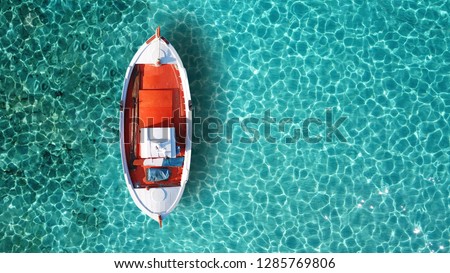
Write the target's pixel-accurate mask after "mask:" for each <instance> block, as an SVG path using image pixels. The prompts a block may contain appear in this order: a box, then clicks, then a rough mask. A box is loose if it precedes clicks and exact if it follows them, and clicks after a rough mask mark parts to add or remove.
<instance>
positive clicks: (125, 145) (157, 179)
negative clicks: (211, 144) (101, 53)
mask: <svg viewBox="0 0 450 273" xmlns="http://www.w3.org/2000/svg"><path fill="white" fill-rule="evenodd" d="M191 108H192V104H191V94H190V91H189V83H188V78H187V74H186V70H185V68H184V66H183V63H182V62H181V59H180V57H179V56H178V53H177V52H176V50H175V49H174V47H173V46H172V45H171V44H170V43H169V42H168V41H167V39H165V38H164V37H162V36H161V35H160V28H159V27H158V28H157V29H156V33H155V34H154V35H153V36H151V37H150V39H148V40H147V41H146V42H145V43H144V44H143V45H142V46H141V47H140V48H139V50H138V51H137V52H136V54H135V55H134V57H133V59H132V60H131V62H130V65H129V66H128V69H127V71H126V75H125V80H124V85H123V90H122V99H121V103H120V151H121V155H122V165H123V170H124V175H125V181H126V184H127V187H128V190H129V192H130V194H131V197H132V198H133V200H134V202H135V203H136V206H137V207H139V208H140V209H141V211H142V212H143V213H145V214H147V215H148V216H150V217H151V218H152V219H154V220H156V221H158V222H159V224H160V226H162V221H163V219H165V218H166V217H167V216H168V214H169V213H170V212H172V211H173V209H174V208H175V207H176V206H177V204H178V202H179V201H180V199H181V196H182V195H183V191H184V188H185V186H186V183H187V181H188V177H189V167H190V163H191V135H192V109H191Z"/></svg>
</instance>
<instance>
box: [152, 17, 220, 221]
mask: <svg viewBox="0 0 450 273" xmlns="http://www.w3.org/2000/svg"><path fill="white" fill-rule="evenodd" d="M179 18H184V21H173V22H171V23H168V24H164V25H163V26H162V27H161V29H162V30H163V33H162V35H163V36H165V37H166V38H167V39H168V40H169V41H170V42H171V43H172V45H173V46H174V47H175V48H176V50H177V52H178V54H179V55H180V58H181V59H182V61H183V64H184V66H185V68H186V71H187V74H188V78H189V86H190V91H191V98H192V105H193V111H192V113H193V127H194V128H193V143H192V160H191V169H190V175H189V182H188V183H187V185H186V189H185V193H184V195H183V197H182V198H181V201H180V204H179V206H181V207H184V206H192V205H194V204H196V203H198V202H200V203H201V204H202V205H206V206H209V205H212V203H213V200H212V195H209V194H208V196H210V198H208V200H205V198H202V199H201V200H200V196H201V195H202V194H201V189H202V188H206V187H207V186H208V184H209V185H211V184H214V183H216V182H217V181H215V178H214V177H211V176H210V175H208V174H209V173H210V172H209V169H210V167H211V164H214V162H212V160H211V158H217V157H216V156H217V155H218V148H217V145H214V144H213V145H211V143H206V142H205V141H204V138H203V137H202V129H203V128H202V127H203V126H202V122H203V121H204V120H205V119H207V118H208V117H211V116H215V117H217V113H218V110H217V109H215V103H214V100H215V98H216V97H217V92H218V83H219V81H220V78H221V73H223V71H224V70H223V69H222V65H221V64H220V59H219V58H218V57H217V56H220V53H217V52H214V51H213V50H212V48H213V47H214V48H215V49H220V50H221V49H222V39H221V38H219V37H218V36H216V37H211V36H212V35H210V34H209V35H206V34H205V31H206V29H205V27H204V25H203V26H202V25H201V24H199V22H198V20H197V18H196V16H195V15H192V16H189V15H183V16H179ZM166 23H167V22H166ZM209 199H211V200H209ZM177 211H178V212H179V211H180V210H177Z"/></svg>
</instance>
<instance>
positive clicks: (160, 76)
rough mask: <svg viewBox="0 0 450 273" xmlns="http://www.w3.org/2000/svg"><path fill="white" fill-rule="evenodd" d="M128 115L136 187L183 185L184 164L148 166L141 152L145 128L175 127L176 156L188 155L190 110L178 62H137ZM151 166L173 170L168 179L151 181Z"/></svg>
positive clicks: (129, 149)
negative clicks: (188, 112)
mask: <svg viewBox="0 0 450 273" xmlns="http://www.w3.org/2000/svg"><path fill="white" fill-rule="evenodd" d="M124 115H125V124H124V126H125V127H124V132H125V134H124V143H125V153H126V157H127V162H128V169H129V172H130V176H131V180H132V181H133V184H134V186H135V187H140V188H142V187H146V188H152V187H170V186H179V185H180V182H181V175H182V169H183V166H165V167H155V166H145V165H144V160H145V159H144V158H140V153H139V151H140V145H141V141H140V139H139V137H140V133H139V132H140V129H141V128H158V127H174V128H175V138H176V146H177V155H176V157H177V158H179V157H184V153H185V137H186V112H185V106H184V96H183V88H182V84H181V79H180V73H179V71H178V69H177V67H176V65H173V64H162V65H160V66H155V65H151V64H136V65H135V67H134V70H133V73H132V75H131V78H130V82H129V85H128V90H127V97H126V101H125V105H124ZM181 165H183V164H181ZM149 168H165V169H169V171H170V176H169V177H168V179H166V180H164V181H158V182H151V181H148V180H147V177H146V174H147V170H148V169H149Z"/></svg>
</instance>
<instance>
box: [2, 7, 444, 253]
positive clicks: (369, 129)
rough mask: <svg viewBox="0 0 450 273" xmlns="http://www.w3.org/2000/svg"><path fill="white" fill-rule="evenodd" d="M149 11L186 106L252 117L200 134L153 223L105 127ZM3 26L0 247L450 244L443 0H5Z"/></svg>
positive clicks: (378, 247)
mask: <svg viewBox="0 0 450 273" xmlns="http://www.w3.org/2000/svg"><path fill="white" fill-rule="evenodd" d="M158 25H159V26H161V29H162V34H163V35H164V36H165V37H167V38H168V40H169V41H171V43H172V44H173V45H174V46H175V48H176V49H177V50H178V53H179V54H180V56H181V58H182V60H183V62H184V65H185V67H186V68H187V72H188V76H189V78H190V86H191V92H192V98H193V103H194V107H195V116H196V117H197V118H198V120H200V121H205V120H207V118H210V119H209V120H210V121H211V120H212V119H211V118H215V119H219V120H221V121H222V122H224V123H225V122H227V121H229V120H236V119H239V120H240V121H241V122H242V121H243V120H244V119H245V118H253V119H252V121H255V122H252V123H250V124H248V127H249V128H250V129H249V131H248V132H247V133H246V132H245V131H244V130H243V129H242V128H241V127H240V126H238V125H235V126H233V127H232V128H233V129H232V130H228V135H230V136H231V138H230V141H227V140H226V137H225V133H222V134H215V135H216V136H220V137H221V138H220V139H219V140H220V141H219V142H217V143H213V142H211V141H206V140H205V139H204V137H203V140H202V139H201V138H200V140H199V141H197V142H196V144H195V145H194V147H193V160H192V168H191V175H190V182H189V184H188V185H187V188H186V191H185V194H184V196H183V198H182V200H181V202H180V204H179V205H178V207H177V208H176V209H175V211H174V212H173V213H172V214H171V215H170V216H169V218H168V219H166V220H165V222H164V227H163V228H162V229H160V228H159V227H158V224H157V223H156V222H154V221H152V220H150V219H149V218H148V217H146V216H144V215H143V214H142V213H141V212H140V211H139V209H138V208H137V207H136V206H135V205H134V203H133V201H132V199H131V197H130V195H129V193H128V191H127V188H126V186H125V181H124V178H123V172H122V167H121V161H120V151H119V133H118V127H119V100H120V96H121V88H122V81H123V76H124V74H125V70H126V67H127V65H128V63H129V61H130V60H131V58H132V57H133V54H134V53H135V51H136V50H137V49H138V47H139V46H140V45H141V44H142V43H143V42H144V41H145V40H146V39H147V38H148V37H149V36H150V35H152V34H153V32H154V29H155V28H156V26H158ZM0 26H1V27H0V52H1V54H0V75H1V76H0V117H1V119H0V252H450V228H449V226H450V217H449V214H450V207H449V199H450V195H449V190H450V189H449V188H450V183H449V181H450V177H449V172H450V160H449V157H450V140H449V136H450V126H449V120H450V52H449V46H450V2H448V1H445V0H435V1H431V0H423V1H398V0H392V1H390V0H380V1H363V0H353V1H347V0H340V1H337V0H330V1H318V0H305V1H203V0H196V1H122V0H120V1H86V2H84V1H61V0H53V1H46V0H42V1H10V0H6V1H2V2H1V4H0ZM327 109H331V113H332V118H333V120H332V122H333V123H334V122H336V121H337V120H338V119H339V118H340V117H347V119H346V120H345V121H344V122H343V123H342V124H341V125H340V126H339V127H338V129H339V131H340V132H341V133H342V135H343V136H344V137H345V139H346V142H343V141H340V140H339V139H338V138H337V136H336V134H331V137H332V139H331V141H329V142H327V141H326V138H325V137H326V135H325V134H326V127H327V125H326V110H327ZM267 110H270V115H271V117H272V118H273V119H275V120H276V123H274V124H272V125H270V124H269V123H268V122H267V121H266V122H264V121H262V119H263V118H264V114H265V113H266V111H267ZM283 118H286V119H289V118H290V119H291V120H290V121H291V122H287V123H286V124H285V126H284V128H285V130H284V131H283V130H280V128H279V126H278V125H279V122H280V121H281V120H282V119H283ZM308 118H309V120H311V118H315V122H316V123H311V124H310V125H309V129H310V136H313V138H314V139H315V140H317V141H316V143H310V142H308V141H306V140H305V139H304V138H299V139H296V140H295V141H291V142H293V143H286V142H287V141H286V139H287V138H288V137H292V136H293V135H295V134H296V132H297V133H298V132H302V130H301V124H302V121H304V120H306V119H308ZM319 119H320V121H322V123H321V124H318V123H320V122H319V121H318V120H319ZM267 127H270V128H271V130H272V131H271V136H272V137H273V138H274V141H271V140H270V139H269V138H267V139H266V138H265V137H264V131H265V128H267ZM282 127H283V126H282ZM223 129H224V130H226V129H227V126H226V125H224V126H223ZM251 129H253V130H258V133H259V138H258V140H257V141H256V142H255V143H250V144H249V143H242V142H241V141H240V139H241V138H248V137H249V136H251V135H252V132H253V133H254V131H251ZM202 131H203V130H202V126H196V128H195V134H196V135H197V136H201V135H202ZM230 132H231V133H230ZM249 133H250V134H249ZM319 137H322V138H319Z"/></svg>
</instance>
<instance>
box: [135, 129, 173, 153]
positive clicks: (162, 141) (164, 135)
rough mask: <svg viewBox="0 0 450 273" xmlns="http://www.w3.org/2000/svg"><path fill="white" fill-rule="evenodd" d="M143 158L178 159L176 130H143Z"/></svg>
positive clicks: (141, 134)
mask: <svg viewBox="0 0 450 273" xmlns="http://www.w3.org/2000/svg"><path fill="white" fill-rule="evenodd" d="M140 131H141V133H140V137H141V138H140V140H141V141H140V153H139V155H140V156H141V158H161V157H162V158H164V157H172V158H173V157H176V156H177V155H176V147H175V146H176V143H175V128H173V127H163V128H141V130H140Z"/></svg>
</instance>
